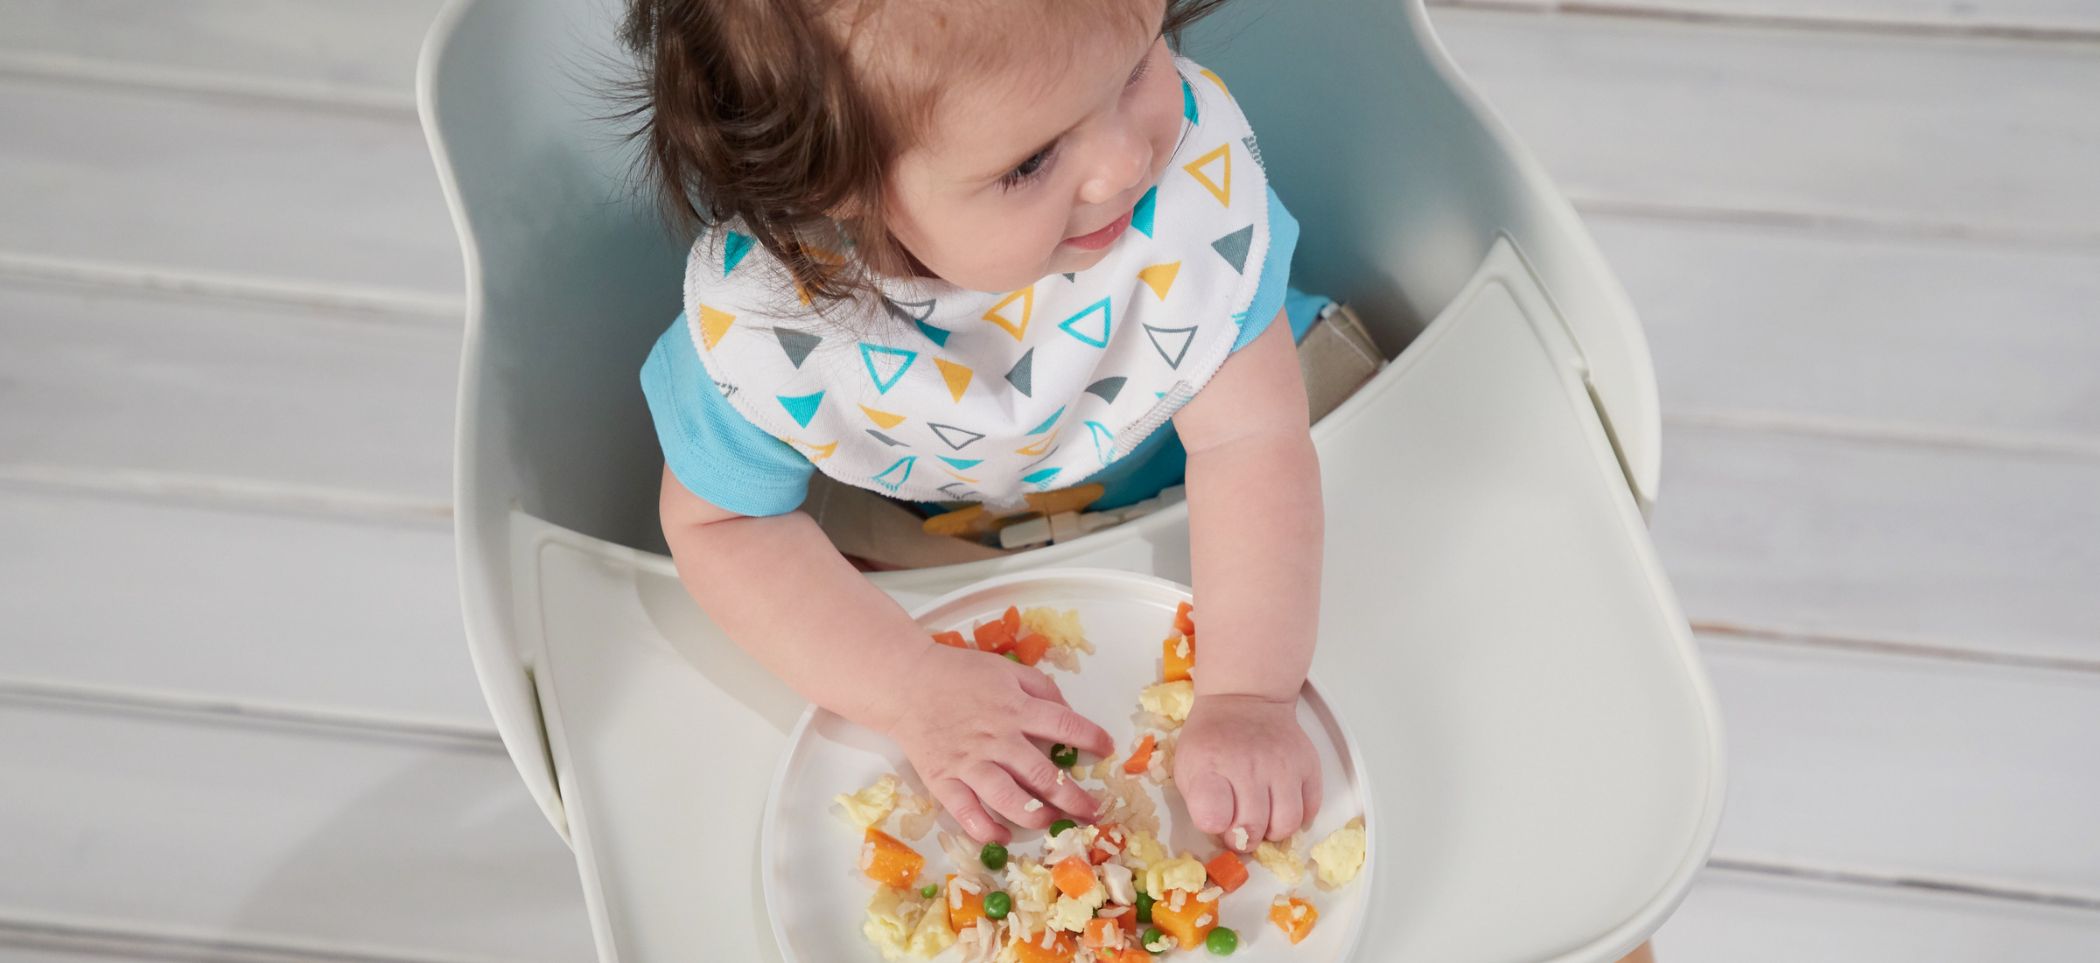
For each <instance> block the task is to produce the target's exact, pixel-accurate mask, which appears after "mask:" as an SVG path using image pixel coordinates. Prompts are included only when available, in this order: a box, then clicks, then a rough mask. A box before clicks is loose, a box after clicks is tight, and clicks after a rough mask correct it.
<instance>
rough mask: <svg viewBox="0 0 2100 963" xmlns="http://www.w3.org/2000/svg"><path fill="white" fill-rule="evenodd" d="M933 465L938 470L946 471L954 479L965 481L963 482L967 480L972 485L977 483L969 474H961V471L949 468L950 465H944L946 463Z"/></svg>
mask: <svg viewBox="0 0 2100 963" xmlns="http://www.w3.org/2000/svg"><path fill="white" fill-rule="evenodd" d="M934 467H936V468H939V469H940V470H942V471H944V472H947V473H948V474H949V476H950V477H953V478H954V479H955V480H956V481H965V482H969V483H970V484H972V485H975V484H977V479H975V478H971V477H970V476H968V475H965V474H963V473H962V472H959V471H956V470H955V469H953V468H950V467H948V466H946V465H935V466H934Z"/></svg>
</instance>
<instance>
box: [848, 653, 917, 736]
mask: <svg viewBox="0 0 2100 963" xmlns="http://www.w3.org/2000/svg"><path fill="white" fill-rule="evenodd" d="M939 647H940V645H939V643H937V642H934V641H933V639H932V638H931V637H929V636H927V635H926V634H924V633H918V632H914V633H912V634H911V635H909V636H906V637H903V638H895V639H886V640H884V641H882V642H881V643H879V644H877V645H874V646H871V647H870V648H872V649H875V650H876V651H875V653H874V654H873V655H872V656H871V657H870V658H869V659H867V660H865V662H863V663H862V664H860V665H857V666H854V669H855V670H856V674H857V676H858V678H855V679H853V680H850V682H849V685H850V686H851V687H852V688H854V689H855V690H857V691H858V692H859V693H860V697H859V698H858V699H856V700H854V703H855V704H854V705H853V706H851V707H850V708H843V707H842V708H838V709H835V710H834V711H836V712H838V714H839V715H842V716H845V717H846V718H847V719H850V720H852V721H854V722H856V723H859V724H860V725H863V726H867V727H868V728H870V729H873V730H875V731H877V732H882V733H888V732H891V731H894V730H895V729H896V727H897V723H898V721H899V720H900V719H902V718H903V717H904V715H905V714H906V713H907V712H908V711H909V710H910V709H911V707H912V706H913V705H915V704H917V703H919V702H920V701H921V700H922V699H923V697H924V696H923V693H921V692H920V689H921V688H922V682H923V681H924V679H925V678H926V675H927V673H926V665H925V662H926V659H927V656H928V655H929V654H931V653H932V651H933V650H934V649H937V648H939Z"/></svg>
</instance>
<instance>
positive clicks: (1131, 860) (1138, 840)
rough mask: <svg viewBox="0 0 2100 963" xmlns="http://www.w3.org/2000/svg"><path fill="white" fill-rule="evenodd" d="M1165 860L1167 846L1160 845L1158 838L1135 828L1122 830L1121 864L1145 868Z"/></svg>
mask: <svg viewBox="0 0 2100 963" xmlns="http://www.w3.org/2000/svg"><path fill="white" fill-rule="evenodd" d="M1166 861H1167V847H1165V846H1162V845H1160V844H1159V840H1158V838H1156V837H1154V836H1153V835H1152V834H1151V833H1148V832H1141V831H1139V830H1135V829H1126V830H1124V831H1123V865H1125V866H1128V867H1130V868H1131V869H1136V870H1146V869H1150V868H1151V867H1153V866H1157V865H1159V864H1160V863H1164V862H1166ZM1147 895H1149V893H1148V894H1147ZM1155 898H1156V897H1155Z"/></svg>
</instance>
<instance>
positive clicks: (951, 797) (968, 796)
mask: <svg viewBox="0 0 2100 963" xmlns="http://www.w3.org/2000/svg"><path fill="white" fill-rule="evenodd" d="M928 788H929V789H931V790H932V791H933V798H934V799H935V800H937V801H939V802H940V804H941V806H942V808H944V809H946V810H948V813H949V815H952V816H954V817H955V821H956V822H958V823H961V824H962V830H963V832H965V833H968V834H969V836H970V838H971V839H974V840H977V841H978V842H980V843H1003V842H1006V841H1008V840H1010V839H1012V838H1013V833H1011V832H1008V831H1007V829H1006V827H1005V826H1002V825H1000V824H999V821H998V820H996V819H993V818H992V815H991V814H990V813H988V812H985V811H984V804H983V803H981V802H979V801H978V799H977V794H976V793H975V792H972V791H971V790H970V787H969V786H966V785H964V784H963V782H962V780H960V779H943V780H940V781H939V782H936V783H934V784H933V785H932V786H929V787H928Z"/></svg>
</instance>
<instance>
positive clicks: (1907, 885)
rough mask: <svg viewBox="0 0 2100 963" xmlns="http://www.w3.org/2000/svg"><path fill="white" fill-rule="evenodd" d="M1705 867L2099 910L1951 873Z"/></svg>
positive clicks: (1772, 863)
mask: <svg viewBox="0 0 2100 963" xmlns="http://www.w3.org/2000/svg"><path fill="white" fill-rule="evenodd" d="M1706 866H1707V868H1708V869H1709V870H1722V871H1727V872H1735V873H1743V874H1747V875H1754V876H1768V877H1778V878H1784V879H1803V880H1813V881H1816V882H1825V883H1839V884H1844V885H1848V886H1858V887H1861V888H1867V889H1897V890H1917V891H1922V892H1930V893H1942V894H1952V895H1956V896H1968V897H1973V898H1976V899H1985V900H1994V901H1997V902H2001V903H2020V904H2027V905H2041V906H2054V907H2059V908H2063V909H2073V910H2083V911H2086V912H2092V913H2100V896H2093V895H2089V894H2085V893H2070V892H2063V891H2059V890H2046V889H2036V888H2032V887H2023V886H2011V885H2006V884H2002V883H1991V882H1983V881H1978V880H1968V879H1956V878H1954V877H1948V876H1922V875H1916V874H1909V873H1903V874H1897V873H1876V872H1872V871H1868V870H1859V869H1848V868H1845V867H1840V866H1821V865H1812V864H1808V863H1802V862H1798V861H1791V860H1773V859H1758V858H1754V857H1744V856H1728V855H1722V854H1716V855H1714V856H1713V857H1712V858H1711V859H1708V860H1707V862H1706Z"/></svg>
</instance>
